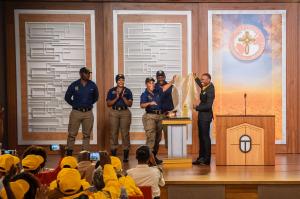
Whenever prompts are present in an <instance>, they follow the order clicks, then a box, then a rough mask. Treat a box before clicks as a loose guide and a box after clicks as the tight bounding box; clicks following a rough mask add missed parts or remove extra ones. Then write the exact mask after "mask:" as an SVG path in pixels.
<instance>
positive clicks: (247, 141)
mask: <svg viewBox="0 0 300 199" xmlns="http://www.w3.org/2000/svg"><path fill="white" fill-rule="evenodd" d="M251 146H252V141H251V137H250V136H249V135H242V136H241V137H240V150H241V152H243V153H248V152H250V151H251Z"/></svg>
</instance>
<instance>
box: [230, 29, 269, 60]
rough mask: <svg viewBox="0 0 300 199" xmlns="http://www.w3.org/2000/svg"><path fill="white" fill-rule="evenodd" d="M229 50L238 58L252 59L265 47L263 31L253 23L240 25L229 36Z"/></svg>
mask: <svg viewBox="0 0 300 199" xmlns="http://www.w3.org/2000/svg"><path fill="white" fill-rule="evenodd" d="M229 44H230V50H231V52H232V54H233V55H234V56H235V57H236V58H238V59H240V60H254V59H256V58H258V57H259V56H260V55H261V54H262V53H263V51H264V49H265V37H264V35H263V33H262V32H261V31H260V30H259V29H258V28H257V27H256V26H253V25H240V26H238V27H237V28H236V29H235V31H234V32H233V33H232V35H231V38H230V43H229Z"/></svg>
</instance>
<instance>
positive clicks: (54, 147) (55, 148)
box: [50, 144, 59, 151]
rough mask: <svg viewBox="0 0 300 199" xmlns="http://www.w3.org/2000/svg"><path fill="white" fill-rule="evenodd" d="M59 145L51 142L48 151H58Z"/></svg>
mask: <svg viewBox="0 0 300 199" xmlns="http://www.w3.org/2000/svg"><path fill="white" fill-rule="evenodd" d="M58 150H59V145H58V144H51V145H50V151H58Z"/></svg>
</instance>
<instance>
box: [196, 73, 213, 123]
mask: <svg viewBox="0 0 300 199" xmlns="http://www.w3.org/2000/svg"><path fill="white" fill-rule="evenodd" d="M195 81H196V83H197V84H198V85H199V86H200V87H201V93H200V104H199V105H198V106H197V107H196V111H198V120H199V121H211V120H212V119H213V109H212V106H213V103H214V99H215V87H214V85H213V83H210V85H209V86H208V87H207V88H205V89H203V88H202V86H201V81H200V79H199V78H196V79H195Z"/></svg>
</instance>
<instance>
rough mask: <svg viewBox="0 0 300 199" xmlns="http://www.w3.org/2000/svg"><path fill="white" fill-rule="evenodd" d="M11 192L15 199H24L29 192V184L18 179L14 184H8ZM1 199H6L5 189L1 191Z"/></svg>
mask: <svg viewBox="0 0 300 199" xmlns="http://www.w3.org/2000/svg"><path fill="white" fill-rule="evenodd" d="M9 185H10V188H11V191H12V192H13V194H14V196H15V198H16V199H22V198H24V195H25V194H26V193H27V191H28V190H29V187H30V186H29V183H28V182H27V181H26V180H23V179H20V180H16V181H14V182H10V183H9ZM0 196H1V198H3V199H7V195H6V191H5V189H2V190H1V193H0Z"/></svg>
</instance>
